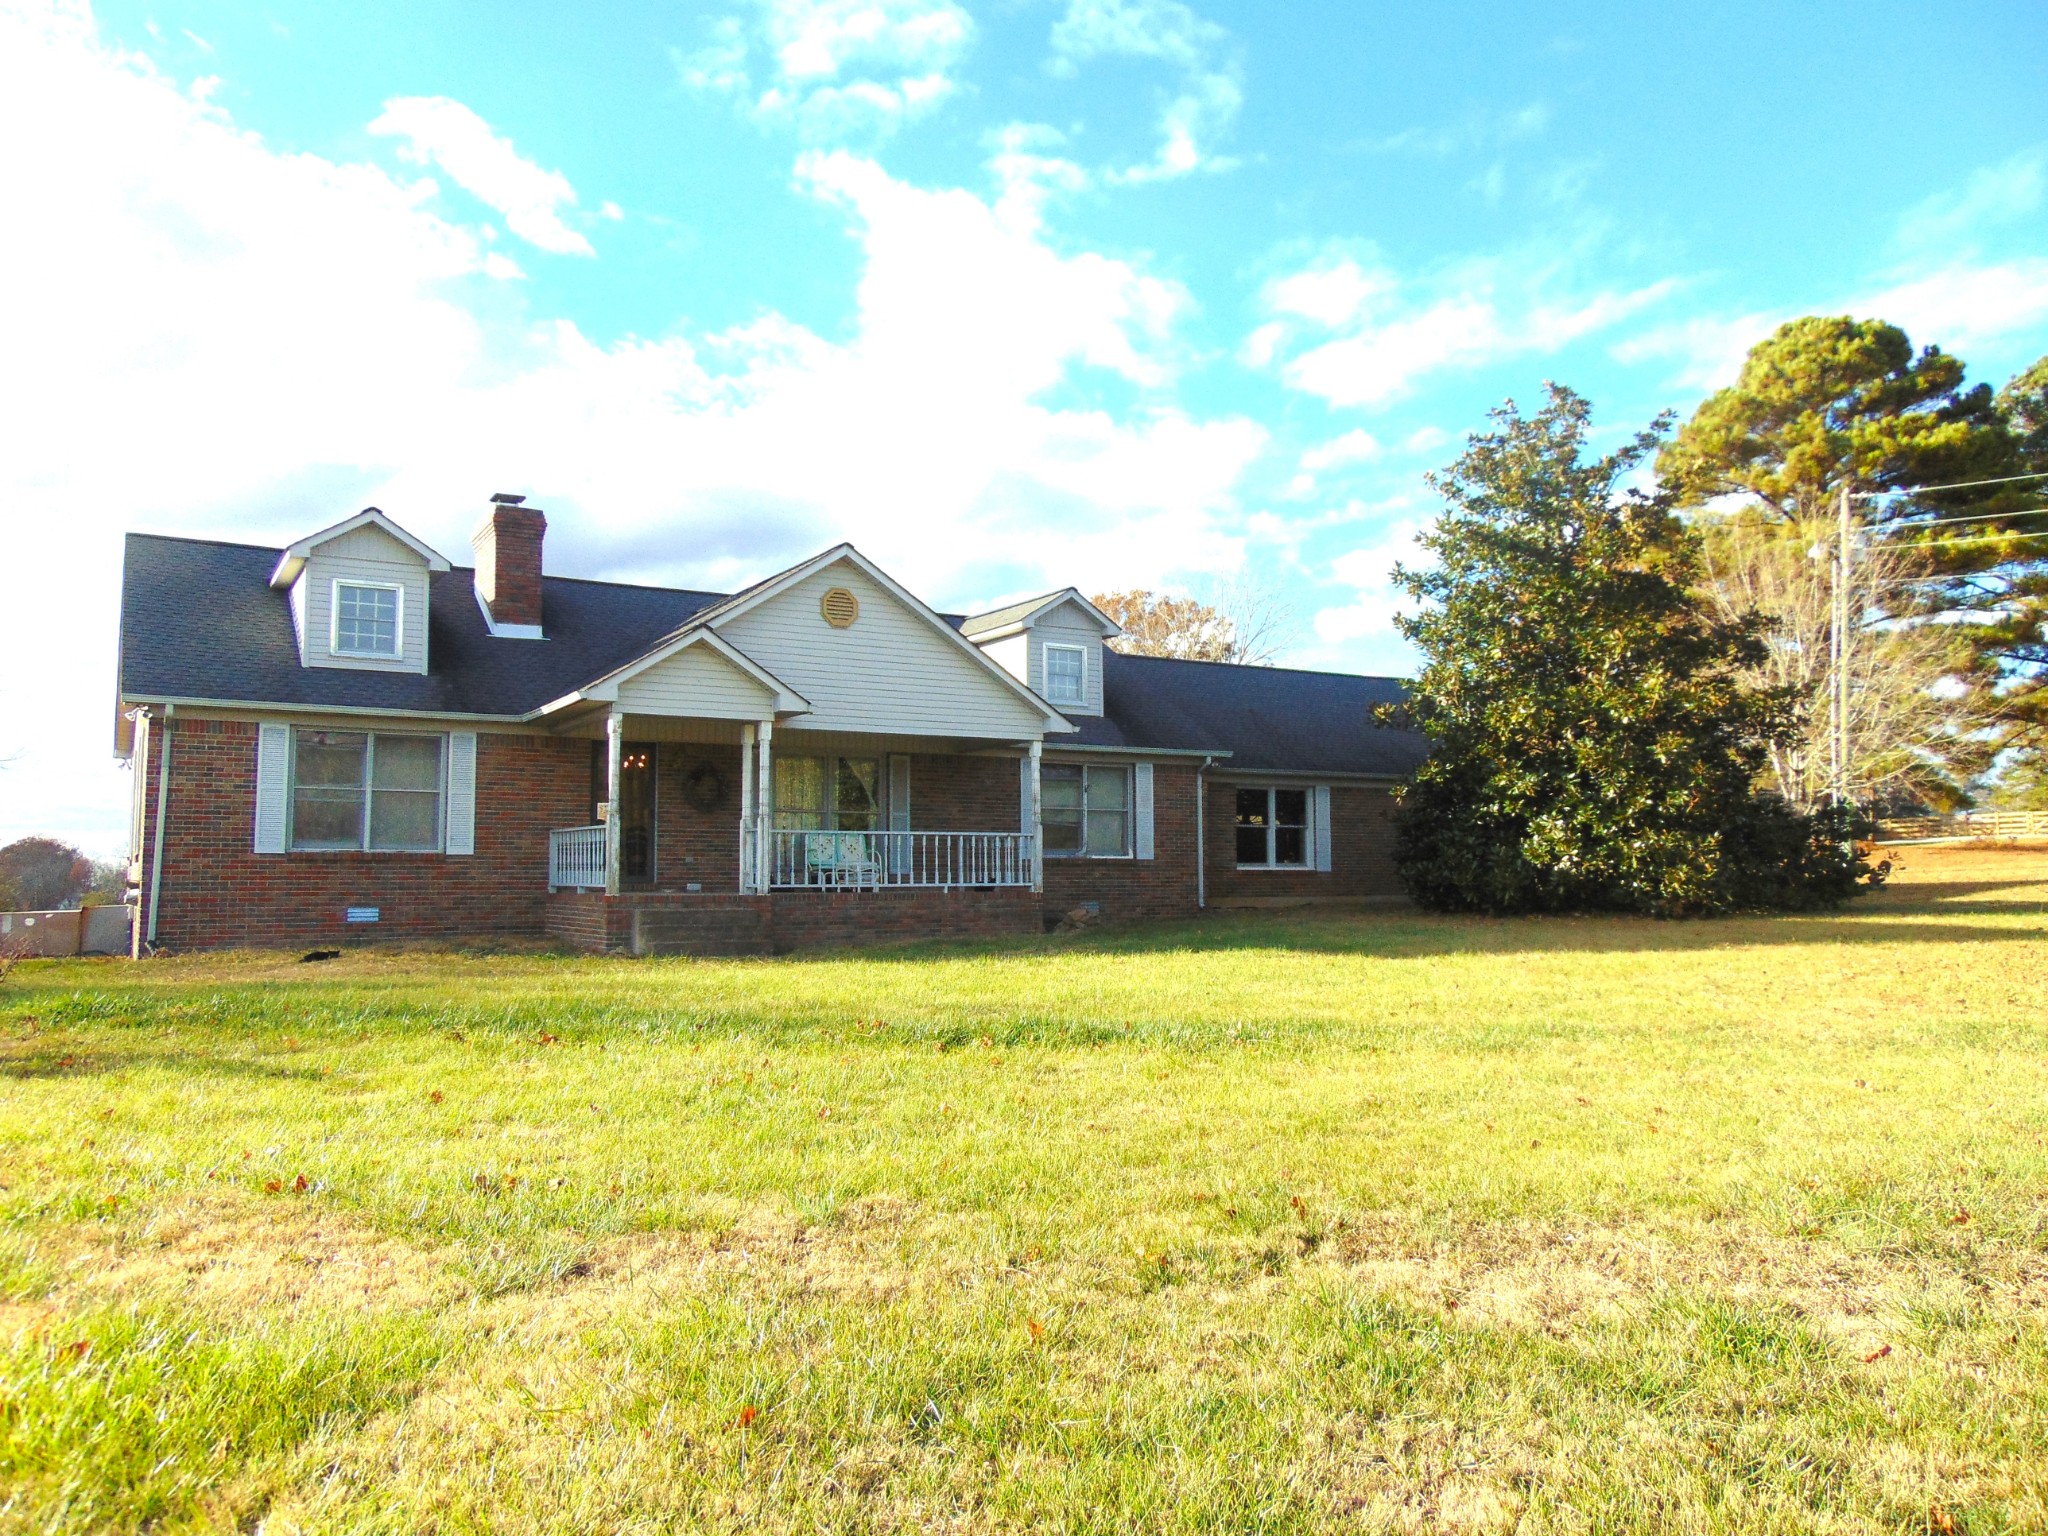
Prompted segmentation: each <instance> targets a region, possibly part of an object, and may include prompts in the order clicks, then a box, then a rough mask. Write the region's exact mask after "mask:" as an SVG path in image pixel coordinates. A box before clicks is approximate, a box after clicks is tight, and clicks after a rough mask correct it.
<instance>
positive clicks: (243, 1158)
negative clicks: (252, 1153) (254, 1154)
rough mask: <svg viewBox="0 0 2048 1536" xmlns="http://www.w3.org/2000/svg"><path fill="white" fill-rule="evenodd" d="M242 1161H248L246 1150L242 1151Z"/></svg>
mask: <svg viewBox="0 0 2048 1536" xmlns="http://www.w3.org/2000/svg"><path fill="white" fill-rule="evenodd" d="M242 1161H243V1162H245V1163H246V1162H247V1161H249V1154H248V1153H247V1152H244V1153H243V1154H242Z"/></svg>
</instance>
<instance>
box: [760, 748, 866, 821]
mask: <svg viewBox="0 0 2048 1536" xmlns="http://www.w3.org/2000/svg"><path fill="white" fill-rule="evenodd" d="M775 825H776V827H777V828H778V829H779V830H782V831H785V832H816V831H830V832H877V831H880V830H881V826H882V763H881V759H880V758H874V757H778V758H776V759H775Z"/></svg>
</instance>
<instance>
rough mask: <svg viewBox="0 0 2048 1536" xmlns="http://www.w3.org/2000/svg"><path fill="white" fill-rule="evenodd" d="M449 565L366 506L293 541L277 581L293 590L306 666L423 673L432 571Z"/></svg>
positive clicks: (286, 590) (295, 619) (295, 624)
mask: <svg viewBox="0 0 2048 1536" xmlns="http://www.w3.org/2000/svg"><path fill="white" fill-rule="evenodd" d="M448 568H449V567H448V562H447V561H446V560H444V559H443V558H442V557H441V556H440V555H438V554H436V553H435V552H434V551H433V550H432V549H430V548H428V547H427V546H426V545H425V544H423V543H421V542H420V541H419V540H418V539H416V538H414V537H413V536H412V535H411V534H409V533H407V532H406V531H405V530H404V529H403V528H401V527H399V526H398V525H397V524H396V523H394V522H392V521H391V519H390V518H388V517H386V516H385V515H384V514H383V513H382V512H380V511H378V510H377V509H376V508H375V507H365V508H364V509H363V510H362V511H360V512H358V513H357V514H356V515H355V516H354V517H351V518H348V519H347V520H345V521H343V522H339V523H336V524H335V525H334V526H333V527H331V528H323V529H321V530H320V532H318V533H314V534H308V535H307V536H306V537H305V538H303V539H300V540H299V541H298V542H297V543H295V544H292V545H291V546H289V547H288V548H287V549H286V550H285V551H284V553H283V555H282V557H281V558H280V559H279V560H278V562H277V569H276V570H275V571H273V572H272V573H271V577H270V585H271V586H272V587H274V588H276V589H278V590H279V591H282V592H284V593H286V594H287V595H288V600H289V601H290V603H291V610H292V632H293V634H294V635H295V636H296V637H297V639H298V645H299V664H300V665H301V666H307V667H338V668H344V669H348V670H353V671H364V672H416V673H424V672H425V671H426V670H427V602H428V588H429V585H430V582H429V578H430V576H431V575H432V573H434V572H436V571H446V570H447V569H448Z"/></svg>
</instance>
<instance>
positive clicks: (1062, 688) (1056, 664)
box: [1045, 645, 1088, 704]
mask: <svg viewBox="0 0 2048 1536" xmlns="http://www.w3.org/2000/svg"><path fill="white" fill-rule="evenodd" d="M1045 697H1046V700H1047V702H1049V703H1053V704H1080V703H1083V702H1085V701H1086V699H1087V697H1088V652H1087V651H1086V650H1084V649H1082V647H1080V646H1078V645H1048V646H1047V647H1046V648H1045Z"/></svg>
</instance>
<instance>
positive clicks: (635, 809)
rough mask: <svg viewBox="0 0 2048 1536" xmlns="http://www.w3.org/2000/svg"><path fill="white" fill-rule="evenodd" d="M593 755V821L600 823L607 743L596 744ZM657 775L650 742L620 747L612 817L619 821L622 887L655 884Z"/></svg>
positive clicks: (652, 745)
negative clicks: (599, 811) (617, 788)
mask: <svg viewBox="0 0 2048 1536" xmlns="http://www.w3.org/2000/svg"><path fill="white" fill-rule="evenodd" d="M590 745H591V753H590V819H591V820H592V821H593V822H594V821H596V820H597V807H598V806H599V805H600V804H602V803H603V801H604V798H605V791H606V789H607V787H608V784H607V781H608V779H609V778H610V774H609V773H608V771H607V769H606V764H605V743H603V742H601V741H594V742H592V743H591V744H590ZM654 772H655V747H654V743H653V742H651V741H626V742H621V743H620V744H619V803H618V804H617V805H615V806H613V807H612V811H611V813H612V814H613V815H614V816H617V817H618V818H619V882H620V884H622V885H652V884H653V883H654V819H655V818H654Z"/></svg>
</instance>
